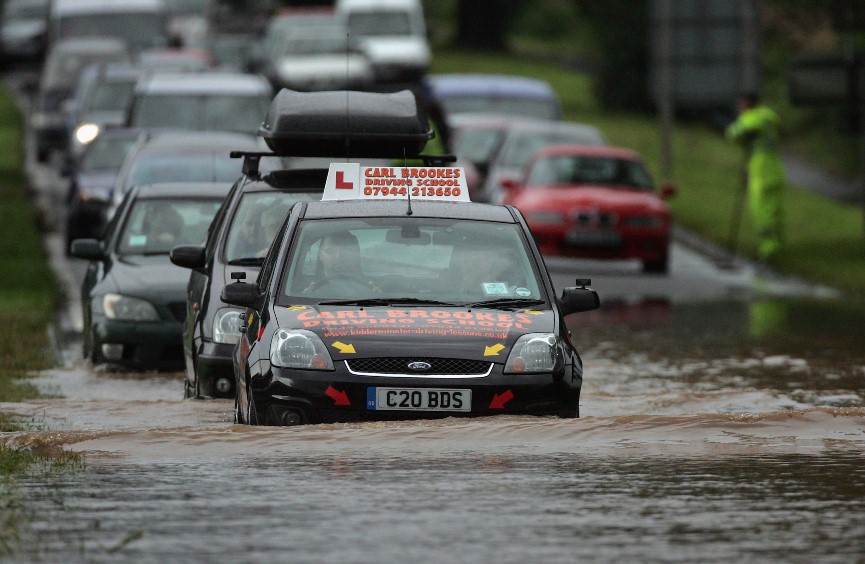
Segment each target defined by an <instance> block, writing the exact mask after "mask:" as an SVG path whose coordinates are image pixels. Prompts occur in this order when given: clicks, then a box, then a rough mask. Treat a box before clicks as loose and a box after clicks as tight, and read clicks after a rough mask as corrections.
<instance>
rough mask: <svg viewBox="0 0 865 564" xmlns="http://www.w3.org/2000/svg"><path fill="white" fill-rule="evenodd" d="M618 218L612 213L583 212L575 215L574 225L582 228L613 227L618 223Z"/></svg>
mask: <svg viewBox="0 0 865 564" xmlns="http://www.w3.org/2000/svg"><path fill="white" fill-rule="evenodd" d="M618 219H619V218H618V216H617V215H616V214H614V213H612V212H602V211H596V210H583V211H578V212H576V213H575V214H574V223H576V224H577V225H579V226H580V227H612V226H614V225H616V223H617V222H618Z"/></svg>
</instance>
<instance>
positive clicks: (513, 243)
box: [221, 92, 600, 425]
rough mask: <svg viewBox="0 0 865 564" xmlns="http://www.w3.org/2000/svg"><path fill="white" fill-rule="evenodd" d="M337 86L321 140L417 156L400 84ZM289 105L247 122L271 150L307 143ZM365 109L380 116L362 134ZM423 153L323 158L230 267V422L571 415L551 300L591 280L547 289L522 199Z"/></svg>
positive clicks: (412, 119)
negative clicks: (255, 265) (313, 181)
mask: <svg viewBox="0 0 865 564" xmlns="http://www.w3.org/2000/svg"><path fill="white" fill-rule="evenodd" d="M351 94H352V95H355V94H359V93H351ZM345 95H346V93H341V94H337V96H345ZM376 96H380V97H383V98H378V99H377V98H375V97H376ZM358 98H361V99H358ZM308 100H309V102H310V106H315V105H316V104H319V103H320V102H321V101H320V99H318V98H314V97H311V98H309V99H308ZM350 102H351V107H352V108H355V109H357V108H361V107H362V108H364V112H365V113H364V114H363V115H358V114H357V113H353V114H351V116H350V117H351V118H352V119H351V121H349V120H346V119H345V116H335V117H334V118H333V123H332V124H331V125H332V130H333V131H336V132H339V134H337V135H334V136H333V138H332V140H330V142H332V143H333V144H334V146H333V147H330V149H333V150H338V148H340V147H345V146H349V145H350V146H352V147H358V148H359V149H360V150H366V151H369V152H373V151H374V152H375V153H376V154H377V155H378V156H384V157H389V158H396V157H402V156H405V157H407V158H413V157H418V156H419V153H420V151H421V150H422V149H423V146H424V144H425V142H426V140H427V139H428V138H429V133H428V130H427V127H426V120H425V118H423V117H422V116H419V115H418V113H417V109H416V106H415V105H414V104H415V101H414V99H413V96H412V95H411V93H409V92H403V93H397V94H371V93H368V94H363V96H358V97H356V98H354V99H351V100H350ZM361 102H367V103H366V104H361ZM299 106H302V104H287V105H284V106H280V104H278V103H275V104H274V106H272V108H271V110H272V112H271V114H270V115H269V117H268V120H267V121H266V122H265V124H264V125H263V126H262V130H263V131H262V130H260V134H263V135H262V136H263V137H265V140H266V141H267V142H268V145H269V146H271V147H272V148H274V149H275V150H278V151H280V152H281V151H289V150H295V151H303V150H309V151H312V150H313V149H312V148H310V147H308V145H309V140H308V139H305V140H302V141H303V143H301V142H299V141H301V140H299V139H297V138H295V133H292V132H296V131H297V128H296V123H294V121H295V120H293V118H291V116H290V115H289V116H284V115H282V114H281V112H282V111H283V110H285V112H287V113H288V114H291V113H292V112H296V111H297V108H298V107H299ZM325 106H327V105H326V104H323V105H322V109H325ZM306 109H307V110H310V107H307V108H306ZM312 113H314V112H312ZM324 113H325V114H326V112H324ZM401 116H404V117H405V119H402V117H401ZM328 119H331V118H330V117H328V116H327V115H324V114H323V115H322V120H323V121H325V122H326V121H327V120H328ZM379 119H381V120H385V121H387V122H388V123H389V124H390V125H391V126H393V131H391V132H389V133H388V134H387V135H378V134H376V135H374V138H372V139H371V138H370V133H369V132H370V131H371V130H372V129H375V128H371V127H370V126H371V124H373V123H374V122H376V120H379ZM346 123H349V124H353V125H349V126H348V127H345V126H344V125H341V124H346ZM340 127H344V129H343V130H340ZM325 141H327V140H325ZM365 141H368V142H365ZM319 149H320V147H319ZM424 160H425V164H424V165H422V166H362V165H361V164H359V163H353V162H339V163H331V165H330V169H329V172H328V176H327V181H326V183H325V187H324V194H323V198H322V201H308V202H298V203H296V204H294V206H293V207H292V208H291V211H290V212H289V213H288V216H287V217H286V219H285V222H284V223H283V224H282V226H281V227H280V231H279V233H278V234H277V236H276V237H275V239H274V241H273V243H272V245H271V246H270V248H269V250H268V252H267V255H266V257H265V260H264V263H263V265H262V268H261V270H260V272H259V274H258V277H257V280H256V281H255V282H254V283H250V282H245V281H244V279H245V273H244V272H242V271H241V272H237V273H233V274H232V278H234V279H235V280H236V282H233V283H231V284H227V285H226V286H224V287H223V289H222V294H221V299H222V301H224V302H225V303H227V304H230V305H234V306H238V307H242V308H245V311H244V313H243V317H242V325H241V337H240V340H239V342H238V344H237V345H236V347H235V349H234V358H233V364H234V375H235V386H236V390H237V394H236V399H235V417H236V421H237V422H239V423H248V424H257V425H296V424H304V423H323V422H348V421H361V420H383V419H409V418H431V417H447V416H478V415H495V414H537V415H558V416H562V417H576V416H578V415H579V398H580V388H581V385H582V373H583V370H582V361H581V360H580V356H579V354H578V353H577V350H576V349H575V347H574V345H573V343H572V342H571V339H570V334H569V332H568V329H567V327H566V325H565V316H567V315H568V314H571V313H575V312H579V311H588V310H592V309H596V308H597V307H599V305H600V304H599V300H598V295H597V293H596V292H595V291H594V290H592V289H590V288H588V287H587V286H588V281H586V280H584V281H578V286H576V287H572V288H565V289H564V291H563V293H562V296H561V297H560V298H556V296H555V294H554V289H553V286H552V282H551V280H550V276H549V273H548V272H547V270H546V267H545V265H544V262H543V259H542V257H541V254H540V253H539V251H538V249H537V246H536V245H535V244H534V242H533V239H532V236H531V233H530V232H529V228H528V226H527V224H526V222H525V220H524V219H523V217H522V215H521V214H520V212H519V211H518V210H517V209H516V208H514V207H511V206H502V205H490V204H479V203H473V202H470V201H469V198H468V190H467V186H466V182H465V175H464V172H463V170H462V169H460V168H457V167H444V166H434V165H435V164H441V162H442V161H443V160H446V159H443V158H434V157H426V158H425V159H424Z"/></svg>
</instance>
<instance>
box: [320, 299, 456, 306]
mask: <svg viewBox="0 0 865 564" xmlns="http://www.w3.org/2000/svg"><path fill="white" fill-rule="evenodd" d="M408 304H410V305H437V306H450V307H456V306H459V305H460V304H454V303H450V302H440V301H438V300H424V299H421V298H367V299H363V300H329V301H323V302H318V305H357V306H390V305H408Z"/></svg>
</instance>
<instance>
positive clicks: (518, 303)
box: [465, 298, 547, 309]
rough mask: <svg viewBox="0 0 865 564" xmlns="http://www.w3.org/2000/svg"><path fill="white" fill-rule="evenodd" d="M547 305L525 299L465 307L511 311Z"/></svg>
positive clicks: (491, 301)
mask: <svg viewBox="0 0 865 564" xmlns="http://www.w3.org/2000/svg"><path fill="white" fill-rule="evenodd" d="M545 303H547V302H546V301H545V300H530V299H525V298H499V299H496V300H486V301H483V302H474V303H470V304H465V306H466V307H488V308H492V309H512V308H518V307H529V306H536V305H541V304H545Z"/></svg>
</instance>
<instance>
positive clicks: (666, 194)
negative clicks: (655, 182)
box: [661, 182, 679, 200]
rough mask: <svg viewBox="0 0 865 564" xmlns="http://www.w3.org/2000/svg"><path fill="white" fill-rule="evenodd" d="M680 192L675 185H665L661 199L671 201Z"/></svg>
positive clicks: (662, 187) (662, 188)
mask: <svg viewBox="0 0 865 564" xmlns="http://www.w3.org/2000/svg"><path fill="white" fill-rule="evenodd" d="M678 192H679V189H678V188H676V186H675V184H670V183H669V182H667V183H665V184H663V185H662V186H661V199H662V200H669V199H670V198H672V197H673V196H675V195H676V194H677V193H678Z"/></svg>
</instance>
